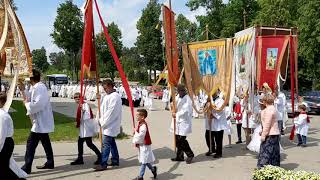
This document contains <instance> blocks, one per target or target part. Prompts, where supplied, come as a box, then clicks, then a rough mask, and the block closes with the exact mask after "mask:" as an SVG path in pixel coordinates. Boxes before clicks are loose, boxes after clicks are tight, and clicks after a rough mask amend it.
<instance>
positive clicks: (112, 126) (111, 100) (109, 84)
mask: <svg viewBox="0 0 320 180" xmlns="http://www.w3.org/2000/svg"><path fill="white" fill-rule="evenodd" d="M102 86H103V88H104V90H105V92H106V95H104V96H103V99H102V101H101V114H100V117H99V116H97V117H98V118H99V123H100V126H101V128H102V134H103V136H102V150H101V155H102V159H101V164H100V165H98V166H96V167H95V168H94V169H95V170H96V171H104V170H106V169H107V166H109V165H110V166H119V152H118V148H117V144H116V141H115V138H116V137H117V135H118V134H120V126H121V119H122V101H121V97H120V95H119V94H118V93H117V92H116V90H115V89H114V83H113V81H112V80H110V79H106V80H104V81H103V82H102ZM98 98H100V97H98ZM110 152H111V155H112V157H111V164H107V163H108V159H109V155H110Z"/></svg>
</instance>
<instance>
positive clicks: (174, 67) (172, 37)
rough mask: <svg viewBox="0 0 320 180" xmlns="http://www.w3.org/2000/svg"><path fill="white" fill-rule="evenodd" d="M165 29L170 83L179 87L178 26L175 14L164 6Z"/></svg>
mask: <svg viewBox="0 0 320 180" xmlns="http://www.w3.org/2000/svg"><path fill="white" fill-rule="evenodd" d="M163 28H164V34H165V41H166V59H167V67H168V82H169V84H170V85H173V86H177V85H178V82H179V77H180V72H179V64H178V59H179V50H178V47H177V35H176V26H175V20H174V13H173V12H172V11H171V10H170V9H169V8H168V7H166V6H163Z"/></svg>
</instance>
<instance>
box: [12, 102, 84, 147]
mask: <svg viewBox="0 0 320 180" xmlns="http://www.w3.org/2000/svg"><path fill="white" fill-rule="evenodd" d="M11 107H12V108H13V109H15V110H16V112H12V113H10V115H11V117H12V120H13V124H14V137H13V138H14V142H15V143H16V144H26V142H27V139H28V136H29V133H30V130H31V120H30V118H29V116H27V115H26V113H27V112H26V108H25V107H24V105H23V102H22V101H13V102H12V105H11ZM53 115H54V121H55V123H54V124H55V129H54V132H53V133H51V134H50V139H51V141H75V140H76V139H77V138H78V135H79V132H78V129H77V128H76V126H75V119H74V118H71V117H67V116H65V115H63V114H60V113H57V112H54V113H53Z"/></svg>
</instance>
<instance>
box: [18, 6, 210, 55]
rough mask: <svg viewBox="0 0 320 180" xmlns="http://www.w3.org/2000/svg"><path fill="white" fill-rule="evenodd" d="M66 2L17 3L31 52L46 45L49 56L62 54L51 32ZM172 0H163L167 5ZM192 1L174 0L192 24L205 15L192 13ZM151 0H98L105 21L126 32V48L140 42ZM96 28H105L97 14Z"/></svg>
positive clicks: (123, 37) (178, 8) (175, 7)
mask: <svg viewBox="0 0 320 180" xmlns="http://www.w3.org/2000/svg"><path fill="white" fill-rule="evenodd" d="M64 1H65V0H15V3H16V5H17V7H18V11H17V15H18V17H19V19H20V21H21V23H22V26H23V28H24V30H25V33H26V36H27V39H28V42H29V45H30V49H31V50H33V49H38V48H41V47H42V46H44V47H45V48H46V50H47V54H49V53H51V52H57V51H60V50H59V48H58V47H56V46H55V45H54V44H53V40H52V38H51V37H50V33H51V32H52V29H53V23H54V20H55V17H56V14H57V13H56V10H57V7H58V6H59V4H60V3H62V2H64ZM167 1H168V0H160V3H165V4H166V3H167ZM187 1H188V0H172V8H173V10H174V11H175V12H176V14H179V13H182V14H184V15H185V16H186V17H187V18H188V19H190V20H191V21H194V22H195V21H196V19H195V16H196V15H202V14H205V10H204V9H203V8H202V9H199V10H197V11H192V12H191V11H190V10H189V8H188V7H186V6H185V4H186V2H187ZM73 2H74V3H75V4H77V5H78V7H80V8H81V7H83V4H84V3H85V0H74V1H73ZM147 3H148V0H98V4H99V6H100V11H102V15H103V18H104V20H105V22H112V21H114V22H115V23H116V24H118V25H119V27H120V29H121V31H122V40H123V43H124V45H125V46H128V47H131V46H133V45H134V43H135V42H136V37H137V34H138V32H137V29H136V23H137V21H138V20H139V18H140V16H141V14H142V9H143V8H144V7H145V6H146V4H147ZM95 26H96V28H95V29H99V30H100V29H101V25H100V22H98V18H97V16H96V15H95Z"/></svg>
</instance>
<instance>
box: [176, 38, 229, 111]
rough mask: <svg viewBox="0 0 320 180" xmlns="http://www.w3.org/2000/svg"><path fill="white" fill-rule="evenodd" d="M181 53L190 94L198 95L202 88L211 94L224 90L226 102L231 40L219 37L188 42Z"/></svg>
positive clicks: (227, 98) (209, 95) (210, 95)
mask: <svg viewBox="0 0 320 180" xmlns="http://www.w3.org/2000/svg"><path fill="white" fill-rule="evenodd" d="M182 54H183V61H184V63H183V64H184V69H185V79H186V84H187V87H188V90H189V93H190V95H193V94H199V92H200V91H201V90H202V91H203V92H204V93H205V94H207V95H208V97H212V96H213V95H215V94H217V93H221V94H223V96H224V98H225V100H226V101H225V102H226V103H227V102H228V100H229V95H230V86H231V74H232V67H233V63H232V60H233V58H232V57H233V51H232V40H231V39H219V40H214V41H205V42H196V43H190V44H185V45H183V48H182ZM224 106H225V105H224ZM224 106H222V107H220V108H223V107H224Z"/></svg>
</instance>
